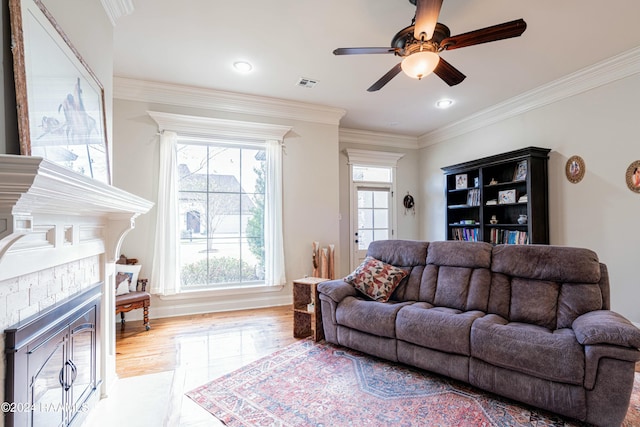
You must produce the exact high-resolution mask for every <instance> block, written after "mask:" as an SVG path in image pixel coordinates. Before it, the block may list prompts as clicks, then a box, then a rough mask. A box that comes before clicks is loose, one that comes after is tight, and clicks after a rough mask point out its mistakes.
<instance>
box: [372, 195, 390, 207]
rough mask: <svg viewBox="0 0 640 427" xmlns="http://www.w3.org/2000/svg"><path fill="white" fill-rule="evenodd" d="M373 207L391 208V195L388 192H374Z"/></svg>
mask: <svg viewBox="0 0 640 427" xmlns="http://www.w3.org/2000/svg"><path fill="white" fill-rule="evenodd" d="M373 206H374V207H376V208H388V207H389V193H388V192H387V191H374V192H373Z"/></svg>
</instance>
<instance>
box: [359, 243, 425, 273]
mask: <svg viewBox="0 0 640 427" xmlns="http://www.w3.org/2000/svg"><path fill="white" fill-rule="evenodd" d="M428 247H429V242H420V241H417V240H375V241H373V242H371V243H369V248H368V249H367V255H368V256H371V257H373V258H376V259H379V260H380V261H383V262H386V263H387V264H392V265H395V266H398V267H415V266H417V265H425V264H426V259H427V248H428Z"/></svg>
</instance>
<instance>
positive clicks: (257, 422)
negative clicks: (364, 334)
mask: <svg viewBox="0 0 640 427" xmlns="http://www.w3.org/2000/svg"><path fill="white" fill-rule="evenodd" d="M187 396H189V397H190V398H191V399H193V400H194V401H195V402H196V403H198V404H199V405H200V406H202V407H203V408H205V409H206V410H207V411H209V412H210V413H211V414H213V415H214V416H215V417H216V418H218V419H219V420H221V421H222V422H223V423H224V424H225V425H227V426H229V427H240V426H243V427H253V426H262V427H264V426H283V427H284V426H316V427H343V426H354V427H369V426H371V427H373V426H381V427H382V426H384V427H387V426H394V427H395V426H401V427H411V426H443V427H445V426H456V427H457V426H483V427H489V426H532V427H534V426H535V427H540V426H563V427H577V426H583V424H582V423H578V422H576V421H572V420H566V419H564V418H562V417H559V416H557V415H554V414H551V413H548V412H544V411H541V410H538V409H534V408H531V407H527V406H524V405H520V404H517V403H514V402H512V401H510V400H507V399H503V398H501V397H498V396H495V395H492V394H488V393H485V392H482V391H480V390H478V389H476V388H473V387H471V386H468V385H465V384H463V383H460V382H458V381H454V380H451V379H447V378H444V377H440V376H437V375H433V374H429V373H427V372H424V371H420V370H415V369H411V368H408V367H406V366H402V365H394V364H391V363H388V362H385V361H382V360H379V359H376V358H373V357H370V356H366V355H363V354H361V353H358V352H355V351H352V350H348V349H345V348H342V347H337V346H333V345H331V344H327V343H313V342H312V341H308V340H307V341H300V342H297V343H295V344H292V345H291V346H288V347H286V348H284V349H282V350H280V351H278V352H276V353H274V354H272V355H270V356H267V357H265V358H263V359H260V360H258V361H256V362H254V363H251V364H249V365H247V366H245V367H244V368H241V369H239V370H237V371H235V372H233V373H230V374H228V375H225V376H223V377H221V378H219V379H217V380H214V381H212V382H210V383H207V384H205V385H203V386H201V387H198V388H196V389H195V390H192V391H190V392H188V393H187ZM623 426H624V427H632V426H640V378H639V375H638V374H636V378H635V384H634V390H633V395H632V399H631V405H630V407H629V412H628V413H627V417H626V419H625V422H624V424H623Z"/></svg>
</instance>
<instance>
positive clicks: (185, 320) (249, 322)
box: [116, 306, 296, 378]
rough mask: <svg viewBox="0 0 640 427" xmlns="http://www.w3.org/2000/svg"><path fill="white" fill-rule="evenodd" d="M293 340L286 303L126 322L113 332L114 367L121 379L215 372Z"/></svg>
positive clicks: (242, 363)
mask: <svg viewBox="0 0 640 427" xmlns="http://www.w3.org/2000/svg"><path fill="white" fill-rule="evenodd" d="M294 341H296V339H295V338H293V310H292V307H290V306H285V307H271V308H265V309H256V310H244V311H235V312H225V313H208V314H200V315H192V316H182V317H171V318H164V319H152V320H151V330H149V331H146V330H145V329H144V327H143V325H142V321H132V322H127V323H126V326H125V331H124V332H121V331H120V327H119V325H118V329H117V332H116V371H117V373H118V376H119V377H120V378H126V377H132V376H138V375H147V374H154V373H158V372H165V371H171V370H175V369H176V368H177V367H179V366H187V365H188V366H190V367H191V368H194V367H197V368H202V369H204V368H206V369H207V373H208V375H207V376H210V375H212V374H214V373H216V372H219V373H220V375H223V374H224V373H227V372H230V371H231V370H233V369H237V368H240V367H242V366H243V365H245V364H247V363H250V362H251V361H253V360H257V359H258V358H260V357H263V356H266V355H268V354H270V353H272V352H274V351H275V350H277V349H279V348H282V347H285V346H287V345H289V344H291V343H293V342H294Z"/></svg>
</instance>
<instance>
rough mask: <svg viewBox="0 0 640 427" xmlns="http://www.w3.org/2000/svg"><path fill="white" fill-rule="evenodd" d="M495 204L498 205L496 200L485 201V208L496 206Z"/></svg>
mask: <svg viewBox="0 0 640 427" xmlns="http://www.w3.org/2000/svg"><path fill="white" fill-rule="evenodd" d="M497 204H498V200H497V199H491V200H487V203H486V205H487V206H492V205H497Z"/></svg>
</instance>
